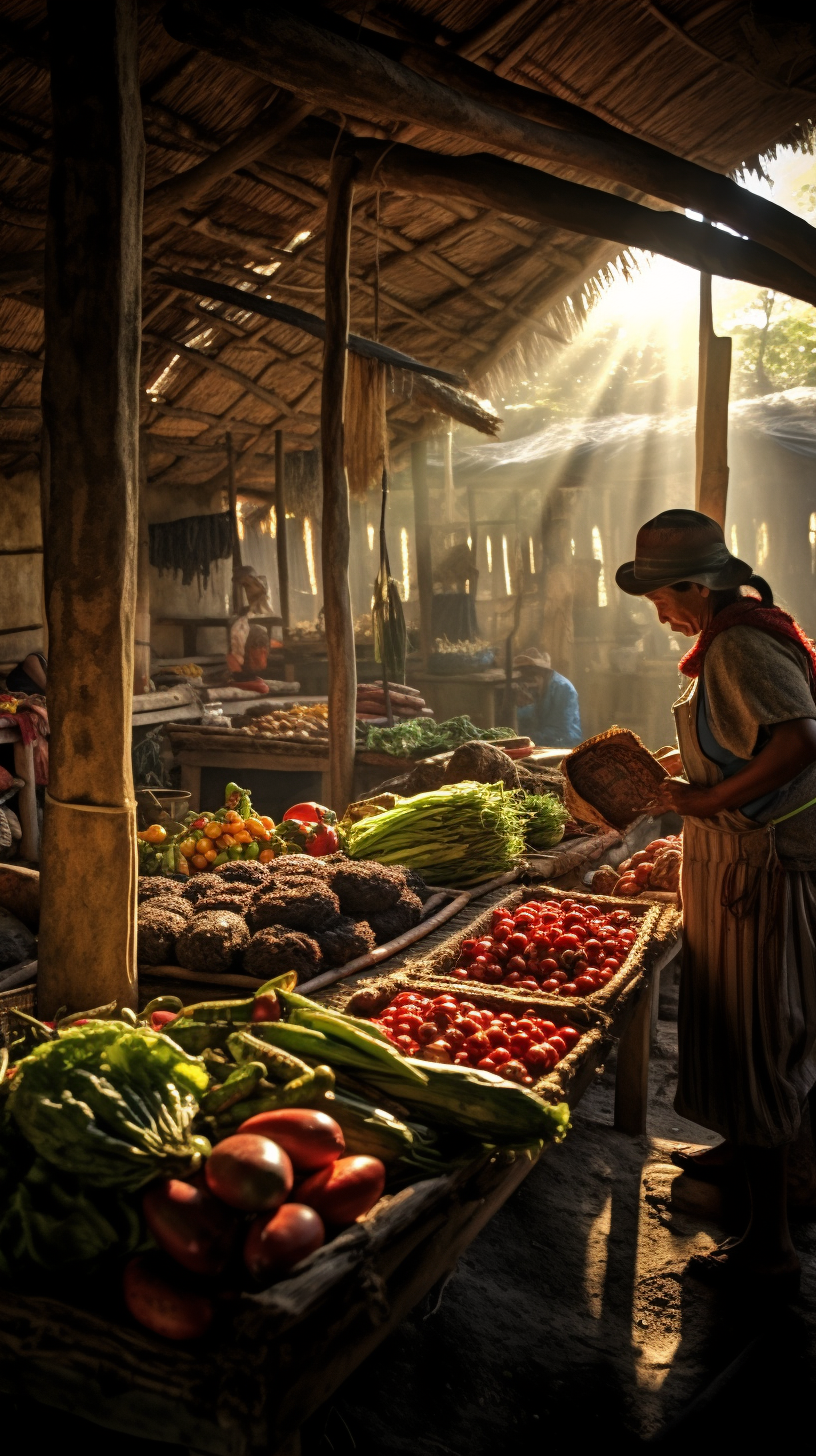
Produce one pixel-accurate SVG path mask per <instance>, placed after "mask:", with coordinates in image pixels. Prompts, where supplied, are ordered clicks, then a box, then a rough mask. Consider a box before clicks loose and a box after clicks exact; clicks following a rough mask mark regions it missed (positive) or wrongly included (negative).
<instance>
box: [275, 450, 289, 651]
mask: <svg viewBox="0 0 816 1456" xmlns="http://www.w3.org/2000/svg"><path fill="white" fill-rule="evenodd" d="M285 471H286V456H285V454H284V450H283V430H276V431H275V545H276V547H277V551H278V596H279V597H280V614H281V617H282V618H283V630H284V633H286V632H287V631H288V630H289V628H290V626H291V625H292V624H291V622H290V620H289V547H288V542H287V540H286V476H285Z"/></svg>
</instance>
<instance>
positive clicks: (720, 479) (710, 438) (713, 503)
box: [694, 273, 731, 529]
mask: <svg viewBox="0 0 816 1456" xmlns="http://www.w3.org/2000/svg"><path fill="white" fill-rule="evenodd" d="M699 357H700V365H699V372H698V375H697V470H696V479H695V491H694V495H695V504H696V508H697V510H698V511H702V512H703V514H704V515H706V516H711V518H712V520H714V521H718V522H719V524H720V525H721V526H722V527H723V529H725V506H726V498H727V496H728V392H729V386H730V382H731V340H730V339H729V338H721V337H720V336H719V335H718V334H715V332H714V321H713V317H712V311H711V274H710V273H701V274H700V356H699Z"/></svg>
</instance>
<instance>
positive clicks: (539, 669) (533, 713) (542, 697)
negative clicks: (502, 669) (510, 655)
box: [513, 647, 583, 748]
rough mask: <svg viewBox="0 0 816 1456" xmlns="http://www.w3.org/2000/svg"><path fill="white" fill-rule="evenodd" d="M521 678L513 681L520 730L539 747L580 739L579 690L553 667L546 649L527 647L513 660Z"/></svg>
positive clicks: (568, 744)
mask: <svg viewBox="0 0 816 1456" xmlns="http://www.w3.org/2000/svg"><path fill="white" fill-rule="evenodd" d="M513 666H514V667H515V668H518V670H519V672H520V674H521V681H520V682H518V683H517V684H516V694H517V698H518V700H519V707H518V709H517V712H516V721H517V723H518V731H519V733H525V734H526V735H527V737H528V738H532V740H533V742H534V743H535V745H536V747H538V748H574V747H575V745H576V744H577V743H580V742H581V739H582V736H583V735H582V733H581V710H580V707H579V704H578V694H577V692H576V691H575V688H574V687H573V685H572V683H571V682H570V680H569V678H566V677H562V676H561V673H560V672H555V671H554V670H553V665H552V661H551V659H550V654H549V653H548V652H539V650H538V648H537V647H528V648H527V651H526V652H520V653H519V654H518V656H517V657H516V658H514V660H513Z"/></svg>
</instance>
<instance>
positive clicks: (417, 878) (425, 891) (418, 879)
mask: <svg viewBox="0 0 816 1456" xmlns="http://www.w3.org/2000/svg"><path fill="white" fill-rule="evenodd" d="M402 873H403V876H404V879H405V888H406V890H412V891H413V893H414V894H415V895H418V896H419V898H420V900H421V901H422V903H423V904H424V903H425V901H426V900H427V899H428V898H429V897H430V893H431V892H430V890H429V888H428V886H427V885H426V883H425V881H424V880H423V878H422V876H421V874H420V873H419V870H409V869H405V868H403V870H402Z"/></svg>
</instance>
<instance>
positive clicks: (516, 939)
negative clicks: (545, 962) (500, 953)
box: [507, 931, 527, 955]
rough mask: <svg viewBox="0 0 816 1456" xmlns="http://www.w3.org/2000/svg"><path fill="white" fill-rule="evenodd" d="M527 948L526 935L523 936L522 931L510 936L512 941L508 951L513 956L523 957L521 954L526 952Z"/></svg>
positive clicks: (509, 941) (509, 942)
mask: <svg viewBox="0 0 816 1456" xmlns="http://www.w3.org/2000/svg"><path fill="white" fill-rule="evenodd" d="M526 948H527V936H526V935H523V934H522V933H521V932H520V931H516V932H515V933H514V934H513V935H511V936H510V939H509V940H508V942H507V949H508V950H509V952H510V954H511V955H521V952H522V951H523V950H526Z"/></svg>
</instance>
